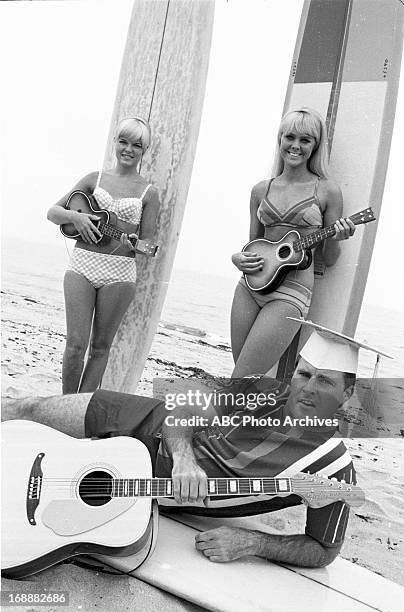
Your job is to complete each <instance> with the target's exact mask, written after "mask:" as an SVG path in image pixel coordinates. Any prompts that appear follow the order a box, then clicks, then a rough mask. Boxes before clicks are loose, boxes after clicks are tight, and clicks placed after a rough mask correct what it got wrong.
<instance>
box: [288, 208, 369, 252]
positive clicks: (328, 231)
mask: <svg viewBox="0 0 404 612" xmlns="http://www.w3.org/2000/svg"><path fill="white" fill-rule="evenodd" d="M349 219H350V220H351V221H352V223H353V224H354V225H360V224H361V223H369V222H370V221H375V217H374V215H373V212H372V209H371V208H366V209H365V210H362V211H361V212H359V213H355V214H354V215H352V216H351V217H349ZM335 234H336V231H335V228H334V225H329V226H328V227H324V228H322V229H319V230H316V231H315V232H313V233H311V234H309V235H308V236H305V237H304V238H301V239H300V240H295V241H294V243H293V250H294V251H295V252H297V253H298V252H299V251H303V250H304V249H311V248H313V247H314V246H316V245H317V244H319V243H320V242H322V241H323V240H325V239H326V238H331V236H334V235H335Z"/></svg>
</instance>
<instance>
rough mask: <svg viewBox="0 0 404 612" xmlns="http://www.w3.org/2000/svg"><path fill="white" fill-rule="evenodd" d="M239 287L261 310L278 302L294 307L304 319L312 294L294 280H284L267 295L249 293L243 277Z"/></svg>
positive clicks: (254, 292)
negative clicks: (271, 303)
mask: <svg viewBox="0 0 404 612" xmlns="http://www.w3.org/2000/svg"><path fill="white" fill-rule="evenodd" d="M239 285H241V286H242V287H243V289H244V290H245V291H247V292H248V295H250V296H251V297H252V299H253V300H254V302H255V303H256V304H257V306H259V307H260V308H263V307H264V306H265V305H266V304H269V303H270V302H274V301H276V300H280V301H282V302H288V303H289V304H293V305H294V306H296V307H297V308H298V310H299V312H300V315H301V316H302V317H303V318H306V316H307V314H308V312H309V308H310V303H311V297H312V295H313V292H312V291H311V289H309V288H308V287H306V286H305V285H303V284H302V283H299V282H298V281H296V280H293V279H289V278H286V279H285V280H284V281H283V283H282V284H281V285H280V286H279V287H278V288H277V289H275V291H272V292H271V293H267V294H266V295H263V294H262V293H258V291H251V289H249V288H248V286H247V283H246V282H245V279H244V277H241V279H240V281H239Z"/></svg>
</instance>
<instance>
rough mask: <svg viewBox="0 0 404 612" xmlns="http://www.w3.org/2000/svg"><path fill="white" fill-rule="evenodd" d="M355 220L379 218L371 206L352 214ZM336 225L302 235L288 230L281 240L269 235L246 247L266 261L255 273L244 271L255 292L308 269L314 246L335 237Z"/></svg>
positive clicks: (267, 288)
mask: <svg viewBox="0 0 404 612" xmlns="http://www.w3.org/2000/svg"><path fill="white" fill-rule="evenodd" d="M349 219H351V221H352V223H354V224H355V225H360V224H361V223H369V222H370V221H375V220H376V217H375V216H374V214H373V211H372V209H371V208H365V209H364V210H361V211H360V212H358V213H355V214H354V215H352V216H351V217H349ZM335 233H336V232H335V228H334V225H329V226H328V227H325V228H323V229H318V230H316V231H315V232H313V233H311V234H308V235H307V236H304V237H303V238H302V236H301V235H300V233H299V232H298V231H297V230H291V231H289V232H287V233H286V234H285V235H284V236H283V237H282V238H281V239H280V240H278V241H277V242H272V241H271V240H267V239H266V238H256V239H255V240H251V241H250V242H248V244H246V245H245V246H244V247H243V248H242V252H243V253H256V254H257V255H258V256H259V257H261V258H262V259H263V260H264V265H263V268H262V270H259V271H257V272H253V273H252V274H246V273H244V279H245V282H246V283H247V286H248V287H249V289H251V290H252V291H257V292H259V293H262V294H266V293H270V292H271V291H274V290H275V289H276V288H277V287H279V285H280V284H281V283H282V282H283V280H284V278H285V276H286V274H287V273H288V272H290V271H291V270H296V269H300V270H302V269H306V268H308V267H309V266H310V265H311V262H312V254H311V249H312V248H313V247H315V246H317V245H318V244H320V242H322V241H323V240H325V239H326V238H329V237H330V236H334V234H335Z"/></svg>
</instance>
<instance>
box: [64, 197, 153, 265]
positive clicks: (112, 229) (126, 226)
mask: <svg viewBox="0 0 404 612" xmlns="http://www.w3.org/2000/svg"><path fill="white" fill-rule="evenodd" d="M65 208H67V209H68V210H75V211H76V212H79V213H85V214H90V215H97V216H98V217H100V219H99V221H96V220H92V223H93V224H94V225H95V226H96V228H97V229H98V231H99V232H100V234H101V236H100V237H98V236H96V242H95V243H94V247H95V248H94V250H97V251H98V250H99V248H98V247H104V246H106V245H108V243H109V242H110V241H111V239H114V240H117V241H118V242H119V241H120V238H121V236H122V234H128V233H133V227H134V226H133V223H127V222H126V221H122V220H121V219H119V218H118V217H117V216H116V214H115V213H114V212H111V211H110V210H106V209H101V208H99V206H98V204H97V201H96V199H95V198H94V196H92V195H89V194H87V193H85V192H84V191H78V190H77V191H73V192H72V193H71V194H70V196H69V198H68V200H67V202H66V205H65ZM136 229H137V228H136ZM60 231H61V232H62V234H63V236H65V237H66V238H73V239H75V240H82V237H81V235H80V233H79V232H78V231H77V229H76V227H75V225H74V224H73V223H63V224H62V225H61V226H60ZM129 241H130V242H131V244H132V246H133V247H134V248H135V251H136V253H143V254H144V255H148V256H149V257H154V256H155V255H156V253H157V250H158V246H156V245H154V244H152V243H151V242H150V240H140V239H136V238H129ZM90 246H92V245H90ZM90 250H91V249H90Z"/></svg>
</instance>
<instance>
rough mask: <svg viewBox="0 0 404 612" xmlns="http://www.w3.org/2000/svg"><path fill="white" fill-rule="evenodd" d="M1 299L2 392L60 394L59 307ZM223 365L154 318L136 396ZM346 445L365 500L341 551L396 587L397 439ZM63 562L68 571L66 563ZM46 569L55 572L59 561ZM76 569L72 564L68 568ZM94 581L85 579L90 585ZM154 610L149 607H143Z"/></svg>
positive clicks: (202, 343) (280, 522) (399, 548)
mask: <svg viewBox="0 0 404 612" xmlns="http://www.w3.org/2000/svg"><path fill="white" fill-rule="evenodd" d="M2 303H3V315H2V318H3V323H2V329H3V332H2V366H3V369H2V396H3V397H8V398H21V397H26V396H34V395H35V396H49V395H58V394H60V392H61V358H62V353H63V348H64V313H63V309H62V307H61V306H54V307H52V308H49V304H47V303H46V302H45V301H41V300H38V299H33V298H30V297H29V296H27V295H23V293H22V292H21V291H16V292H12V291H9V290H7V291H6V290H4V291H2ZM191 331H192V330H191ZM218 364H220V366H221V367H220V368H219V367H218ZM231 368H232V357H231V351H230V347H229V346H227V345H226V344H223V343H221V344H217V345H215V344H214V343H212V342H208V341H207V340H206V338H204V337H203V334H199V336H198V335H195V333H190V332H189V330H187V328H181V327H179V326H175V325H172V324H164V323H162V324H161V325H160V326H159V328H158V332H157V334H156V337H155V340H154V343H153V347H152V350H151V353H150V356H149V358H148V360H147V363H146V368H145V370H144V374H143V377H142V380H141V382H140V385H139V387H138V390H137V393H140V394H143V395H149V396H151V395H152V394H153V379H155V378H160V379H164V378H172V377H180V378H188V377H191V376H192V377H200V379H201V381H203V380H207V379H208V378H209V375H208V374H212V375H213V374H214V375H215V376H226V375H229V374H230V371H231ZM400 391H401V392H402V389H400ZM347 446H348V448H349V450H350V452H351V454H352V457H353V460H354V464H355V467H356V470H357V474H358V484H359V485H360V486H361V487H362V488H363V490H364V492H365V495H366V501H365V503H364V504H363V506H361V507H360V508H355V509H353V510H351V513H350V520H349V525H348V529H347V534H346V539H345V543H344V546H343V549H342V553H341V556H342V557H343V558H344V559H348V560H350V561H352V562H353V563H357V564H358V565H361V566H363V567H365V568H367V569H369V570H371V571H372V572H375V573H378V574H381V575H382V576H384V577H386V578H389V579H390V580H393V581H394V582H396V583H399V584H402V585H404V575H403V572H402V568H403V566H404V535H403V531H404V530H403V525H404V469H403V466H404V462H403V458H404V457H403V455H404V452H403V451H404V446H403V438H402V437H401V436H400V432H399V430H398V431H395V432H394V433H391V432H390V437H389V438H387V437H383V438H382V437H380V438H374V439H369V438H355V439H351V440H347ZM303 515H304V508H303V507H296V508H292V509H290V510H288V511H281V512H277V513H272V514H269V515H264V516H261V520H263V521H264V522H265V523H266V524H267V525H270V526H271V527H273V529H274V531H281V532H283V533H294V532H296V531H297V530H301V528H302V524H303ZM67 567H68V568H69V571H72V570H71V566H67ZM50 571H52V572H63V566H61V567H58V568H54V569H52V570H50ZM79 571H81V570H79V569H77V568H75V569H74V571H73V573H74V572H79ZM87 573H89V572H87ZM69 575H70V574H69ZM94 580H95V578H91V581H92V582H91V581H90V582H91V584H92V585H93V584H94ZM98 580H99V581H101V582H102V581H103V580H104V577H102V576H98ZM6 582H7V581H6ZM142 585H143V583H142ZM94 588H95V587H94ZM128 588H129V587H128ZM133 588H134V587H132V589H133ZM139 588H140V586H139ZM141 588H144V589H145V592H146V591H147V588H148V587H147V586H145V585H143V586H142V587H141ZM156 596H157V595H156ZM167 601H168V600H167ZM99 603H101V602H99ZM164 605H165V604H164ZM169 605H170V604H169V602H168V603H167V607H166V609H167V610H168V609H178V610H179V609H189V610H191V609H195V608H194V607H192V606H190V607H189V608H187V607H186V606H187V605H188V604H184V606H185V607H177V608H175V607H174V608H170V607H169ZM182 605H183V604H182V603H181V606H182ZM178 606H180V604H178ZM100 607H101V606H100V605H99V607H98V609H100ZM155 608H156V606H154V607H153V606H151V608H150V609H155ZM83 609H86V607H84V608H83ZM105 609H107V608H105ZM120 609H126V608H120ZM144 609H145V610H146V609H149V608H147V607H145V608H144Z"/></svg>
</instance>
